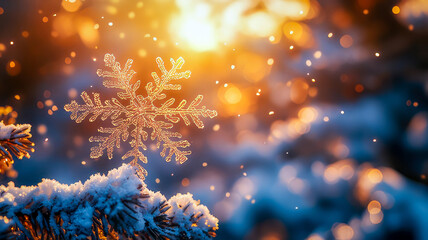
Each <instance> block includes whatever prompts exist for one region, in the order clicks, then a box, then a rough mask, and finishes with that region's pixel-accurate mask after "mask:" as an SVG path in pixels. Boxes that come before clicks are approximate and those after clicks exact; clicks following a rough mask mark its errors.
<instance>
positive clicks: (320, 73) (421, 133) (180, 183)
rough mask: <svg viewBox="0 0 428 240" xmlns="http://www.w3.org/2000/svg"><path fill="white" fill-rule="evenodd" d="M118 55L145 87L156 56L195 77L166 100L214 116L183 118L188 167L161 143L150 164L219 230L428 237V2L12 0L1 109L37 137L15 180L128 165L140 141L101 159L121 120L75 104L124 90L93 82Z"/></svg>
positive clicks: (78, 175) (162, 187)
mask: <svg viewBox="0 0 428 240" xmlns="http://www.w3.org/2000/svg"><path fill="white" fill-rule="evenodd" d="M105 53H113V54H114V55H115V56H116V58H117V59H118V61H120V62H122V64H124V63H125V62H126V60H127V59H128V58H132V59H134V70H135V71H137V77H136V78H135V80H137V79H140V80H141V81H142V83H144V84H145V83H146V82H148V81H151V75H150V74H151V72H153V71H157V70H158V69H157V66H156V63H155V58H156V57H157V56H160V57H162V58H163V59H164V60H165V62H166V63H167V67H170V65H168V64H169V61H168V59H169V58H174V59H177V58H178V57H179V56H182V57H183V58H184V59H185V60H186V63H185V65H184V67H183V69H184V70H191V71H192V76H191V78H190V79H187V80H184V81H182V85H183V86H182V90H181V91H180V92H179V93H177V92H174V93H171V94H169V96H174V97H175V98H177V100H181V99H187V100H192V99H194V98H195V97H196V96H197V95H198V94H202V95H204V104H205V105H206V106H207V107H208V108H210V109H216V110H217V112H218V114H219V115H218V116H217V117H216V118H214V119H205V120H204V122H205V128H204V129H198V128H197V127H195V126H194V125H192V126H189V127H187V126H185V124H183V123H182V122H180V123H179V124H177V125H176V126H175V129H176V130H178V131H180V132H181V133H182V134H183V135H184V138H185V139H187V140H189V141H190V142H191V144H192V145H191V147H190V149H191V150H192V152H193V153H192V155H191V156H190V158H189V160H188V161H187V162H185V163H184V164H182V165H178V164H175V163H174V162H170V163H166V162H165V161H164V160H163V159H162V157H161V156H160V155H159V152H158V151H157V150H148V151H146V152H145V154H146V156H147V157H148V159H149V163H148V164H145V165H144V167H145V168H146V169H147V170H148V172H149V175H148V176H147V178H146V183H147V184H148V187H149V188H150V189H152V190H154V191H161V192H162V193H163V194H164V195H166V196H167V197H171V196H172V195H174V194H176V193H178V192H183V193H185V192H190V193H193V194H194V197H195V198H196V199H200V200H201V203H202V204H204V205H206V206H208V208H209V209H210V210H211V212H212V213H213V214H214V215H215V216H216V217H218V218H219V220H220V225H219V227H220V228H219V231H218V237H217V239H263V240H277V239H278V240H279V239H309V240H322V239H428V187H427V183H428V180H427V174H428V107H427V103H428V102H427V94H428V2H427V1H426V0H401V1H394V0H350V1H340V0H233V1H232V0H175V1H174V0H157V1H155V0H127V1H125V0H0V106H2V107H4V108H2V111H3V112H4V113H5V112H10V113H9V114H11V115H13V116H14V117H16V123H29V124H31V125H32V126H33V128H32V133H33V138H32V140H33V141H34V142H35V144H36V146H35V150H36V151H35V152H34V153H33V154H32V156H31V158H30V159H23V160H16V161H15V164H14V165H13V168H11V169H7V170H6V172H5V173H4V174H3V175H2V178H1V183H2V184H6V183H7V182H9V181H14V182H15V183H16V184H17V185H32V184H37V183H38V182H39V181H41V179H42V178H54V179H56V180H58V181H60V182H63V183H73V182H75V181H79V180H80V181H84V180H85V179H87V178H88V177H89V176H90V175H91V174H94V173H97V172H101V173H106V172H107V171H108V170H110V169H112V168H115V167H118V166H120V165H121V164H122V163H123V162H124V161H122V160H121V156H122V155H123V153H124V152H125V151H127V150H129V148H128V145H127V144H122V148H123V149H119V150H115V153H114V158H113V159H112V160H108V158H107V157H106V156H103V157H101V158H99V159H90V158H89V153H90V148H91V147H92V146H94V143H89V141H88V138H89V137H90V136H93V135H98V133H97V129H98V127H100V126H109V124H110V123H109V122H108V121H106V122H102V121H100V120H98V121H96V122H93V123H89V122H88V121H86V122H83V123H81V124H76V123H75V122H74V121H72V120H70V116H69V113H67V112H65V111H64V108H63V107H64V105H65V104H67V103H69V102H70V101H71V100H76V101H77V102H79V103H83V100H82V99H81V98H80V93H81V92H82V91H87V92H92V91H94V92H99V93H100V94H101V99H102V100H106V99H109V98H111V97H114V96H115V94H116V92H115V91H114V90H113V89H107V88H104V87H103V85H102V79H101V78H99V77H98V76H97V75H96V70H97V69H98V68H103V67H104V62H103V57H104V54H105ZM140 92H141V94H143V95H144V94H145V91H144V88H141V89H140ZM7 106H10V107H12V108H13V110H11V108H10V107H7ZM149 146H150V144H149ZM149 149H150V148H149ZM151 149H154V148H151Z"/></svg>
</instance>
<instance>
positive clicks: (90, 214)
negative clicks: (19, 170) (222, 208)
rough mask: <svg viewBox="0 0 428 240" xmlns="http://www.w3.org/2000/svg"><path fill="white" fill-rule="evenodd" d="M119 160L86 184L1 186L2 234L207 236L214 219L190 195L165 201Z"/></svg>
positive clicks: (20, 236)
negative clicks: (116, 166)
mask: <svg viewBox="0 0 428 240" xmlns="http://www.w3.org/2000/svg"><path fill="white" fill-rule="evenodd" d="M135 171H136V169H135V168H134V167H132V166H130V165H128V164H123V165H122V166H121V167H119V168H118V169H113V170H111V171H110V172H109V173H108V174H107V176H105V175H100V174H95V175H92V176H91V177H90V179H89V180H87V181H86V182H85V183H83V184H82V183H81V182H77V183H74V184H71V185H66V184H61V183H59V182H57V181H55V180H49V179H43V181H42V182H41V183H39V184H38V186H29V187H26V186H23V187H15V185H14V183H13V182H10V183H9V184H8V186H0V238H1V239H7V238H9V239H211V238H212V237H215V235H216V233H215V231H216V230H217V228H218V226H217V224H218V220H217V218H215V217H214V216H212V215H211V214H210V212H209V210H208V208H207V207H206V206H203V205H200V204H199V201H195V200H194V199H193V198H192V194H190V193H187V194H177V195H176V196H174V197H172V198H171V199H169V200H167V199H166V198H165V197H164V196H163V195H162V194H161V193H160V192H156V193H155V192H152V191H150V190H148V189H147V188H146V185H145V184H144V182H143V181H142V180H141V179H140V178H139V177H138V176H137V175H136V174H135Z"/></svg>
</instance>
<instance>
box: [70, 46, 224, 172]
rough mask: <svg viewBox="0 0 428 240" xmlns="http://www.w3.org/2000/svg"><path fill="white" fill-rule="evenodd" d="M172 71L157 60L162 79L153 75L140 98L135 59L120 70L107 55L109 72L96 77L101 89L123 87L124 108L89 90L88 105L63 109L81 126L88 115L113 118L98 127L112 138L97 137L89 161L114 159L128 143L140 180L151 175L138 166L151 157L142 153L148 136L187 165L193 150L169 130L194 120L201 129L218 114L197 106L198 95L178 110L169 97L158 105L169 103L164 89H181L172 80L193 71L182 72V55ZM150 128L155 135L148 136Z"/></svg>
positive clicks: (166, 154) (120, 94)
mask: <svg viewBox="0 0 428 240" xmlns="http://www.w3.org/2000/svg"><path fill="white" fill-rule="evenodd" d="M170 61H171V64H172V68H171V69H170V70H167V69H166V67H165V64H164V62H163V60H162V59H161V58H160V57H158V58H156V62H157V64H158V67H159V69H160V71H161V73H162V75H161V76H160V77H159V76H158V74H157V73H156V72H153V73H152V77H153V82H148V83H147V85H146V87H145V89H146V92H147V95H146V96H142V95H138V94H137V90H138V89H139V88H140V80H138V81H136V82H135V83H132V78H133V76H134V75H135V74H136V72H135V71H134V70H132V69H131V65H132V62H133V61H132V59H128V61H127V62H126V64H125V66H124V67H123V68H121V66H120V63H118V62H116V59H115V57H114V56H113V55H112V54H106V55H105V57H104V62H105V66H106V67H108V68H110V69H111V71H104V70H102V69H98V70H97V74H98V76H100V77H103V78H104V81H103V85H104V86H105V87H107V88H116V89H119V92H118V93H117V96H118V98H119V99H121V100H123V101H126V104H123V103H122V102H121V101H119V100H118V99H117V98H112V99H111V100H106V101H105V102H104V104H103V103H102V102H101V99H100V94H99V93H93V100H92V99H91V97H90V95H89V94H88V93H86V92H83V93H82V94H81V96H82V99H83V100H84V102H85V104H83V105H79V104H78V103H77V102H76V101H72V102H71V103H70V104H67V105H65V107H64V109H65V110H66V111H67V112H71V116H70V118H71V119H72V120H75V121H76V122H77V123H80V122H82V121H83V120H84V119H85V118H86V117H88V116H90V117H89V121H90V122H93V121H95V120H96V119H97V118H98V117H99V116H100V118H101V120H102V121H104V120H106V119H108V118H110V119H111V123H112V125H113V126H112V127H109V128H103V127H100V128H99V129H98V131H99V132H101V133H105V134H108V135H106V136H93V137H91V138H90V139H89V141H90V142H97V143H98V146H94V147H92V148H91V154H90V156H91V158H98V157H101V156H102V155H103V154H104V150H106V151H107V156H108V158H109V159H111V158H113V149H114V147H117V148H120V143H121V142H122V141H123V142H128V139H129V138H131V140H130V141H129V144H130V145H131V147H132V149H131V150H129V151H128V152H127V153H125V154H124V155H123V156H122V159H127V158H133V160H132V161H131V162H130V164H131V165H133V166H135V167H137V173H138V175H139V176H140V177H141V178H144V176H146V175H147V171H146V170H145V169H144V168H143V167H142V166H141V165H140V164H139V161H142V162H144V163H147V158H146V156H144V154H143V153H142V151H141V149H142V150H147V146H146V144H145V142H146V141H147V140H148V138H149V134H150V139H151V140H152V141H155V142H156V146H157V148H162V151H161V153H160V155H161V156H162V157H165V160H166V161H167V162H169V161H171V159H172V157H173V156H174V155H175V160H176V161H177V162H179V163H184V162H185V161H186V160H187V155H189V154H191V151H189V150H185V149H186V148H188V147H189V146H190V143H189V142H188V141H187V140H181V138H182V135H181V134H180V133H179V132H174V131H171V130H170V129H171V128H172V127H173V123H178V122H179V121H180V119H182V120H183V121H184V123H185V124H186V125H190V124H191V121H193V123H194V124H195V125H196V126H197V127H198V128H203V127H204V123H203V122H202V121H201V119H200V117H210V118H213V117H215V116H217V112H216V111H215V110H209V109H207V108H206V107H205V106H202V107H200V108H198V106H199V105H200V103H201V102H202V99H203V96H202V95H198V96H197V97H196V98H195V99H194V100H193V101H192V102H191V103H190V104H189V105H188V106H187V107H186V104H187V101H186V100H182V101H181V102H180V103H179V104H178V106H176V107H173V106H172V105H173V104H174V102H175V99H174V98H169V99H168V100H166V101H164V102H163V103H162V104H159V105H160V106H157V105H156V104H155V103H156V101H158V100H163V99H166V98H167V96H166V94H165V93H164V91H165V90H180V89H181V85H180V84H176V83H171V82H172V81H174V80H180V79H183V78H185V79H188V78H189V77H190V71H185V72H178V70H180V69H181V67H182V66H183V64H184V59H183V58H182V57H180V58H178V59H177V60H174V59H172V58H171V60H170ZM148 130H150V131H151V132H150V133H149V132H148Z"/></svg>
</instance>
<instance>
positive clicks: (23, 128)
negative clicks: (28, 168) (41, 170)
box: [0, 121, 34, 173]
mask: <svg viewBox="0 0 428 240" xmlns="http://www.w3.org/2000/svg"><path fill="white" fill-rule="evenodd" d="M30 131H31V125H30V124H22V125H20V124H18V125H14V124H9V125H5V124H4V123H3V121H0V172H1V173H3V171H4V169H6V168H8V167H9V166H10V165H11V164H13V158H12V154H13V155H15V156H16V157H17V158H19V159H22V158H23V157H27V158H29V157H30V152H33V151H34V149H33V146H34V143H33V142H31V141H30V140H28V139H29V138H31V133H30Z"/></svg>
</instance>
